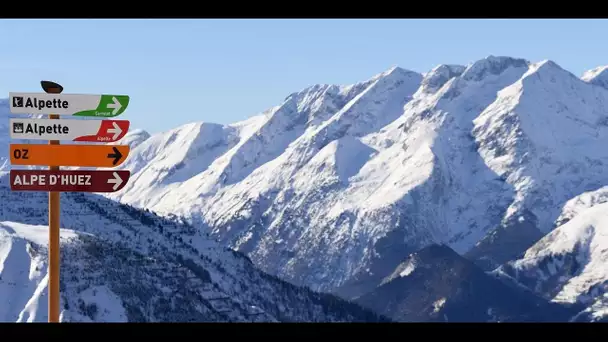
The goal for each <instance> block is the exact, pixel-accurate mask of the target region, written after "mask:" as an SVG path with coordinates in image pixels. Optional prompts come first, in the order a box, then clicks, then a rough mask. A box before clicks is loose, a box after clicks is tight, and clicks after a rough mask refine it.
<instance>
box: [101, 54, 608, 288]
mask: <svg viewBox="0 0 608 342" xmlns="http://www.w3.org/2000/svg"><path fill="white" fill-rule="evenodd" d="M598 70H600V69H598ZM601 70H603V69H601ZM604 77H605V73H604V72H601V71H595V72H593V73H588V74H587V75H586V77H585V78H583V79H582V78H578V77H576V76H574V75H572V74H571V73H570V72H568V71H566V70H564V69H562V68H561V67H560V66H558V65H557V64H556V63H554V62H552V61H542V62H538V63H532V62H530V61H527V60H524V59H518V58H510V57H494V56H490V57H487V58H484V59H481V60H479V61H476V62H474V63H471V64H470V65H467V66H459V65H440V66H438V67H436V68H434V69H433V70H431V71H430V72H428V73H425V74H419V73H416V72H412V71H408V70H405V69H401V68H398V67H395V68H391V69H390V70H388V71H386V72H383V73H381V74H378V75H376V76H374V77H372V78H371V79H369V80H367V81H364V82H360V83H357V84H353V85H349V86H337V85H315V86H311V87H309V88H306V89H304V90H302V91H300V92H297V93H293V94H291V95H289V96H288V97H287V98H286V99H285V101H284V102H283V103H281V104H279V105H278V106H276V107H273V108H271V109H269V110H268V111H266V112H264V113H262V114H260V115H257V116H254V117H251V118H250V119H247V120H245V121H242V122H238V123H235V124H231V125H218V124H212V123H206V122H196V123H191V124H188V125H184V126H181V127H178V128H175V129H172V130H170V131H167V132H164V133H160V134H156V135H153V136H151V137H150V138H148V139H145V140H144V141H143V142H141V143H140V144H139V145H138V146H137V147H136V148H135V149H134V150H133V151H132V152H131V155H130V157H129V159H128V160H127V162H126V164H125V166H124V167H125V168H128V169H130V170H132V171H133V172H134V175H133V176H132V178H131V180H130V181H129V184H127V186H126V187H125V189H124V190H123V191H121V192H119V193H116V194H110V195H109V197H110V198H113V199H116V200H119V201H122V202H124V203H129V204H132V205H134V206H136V207H141V208H149V209H150V210H154V211H155V212H157V213H159V214H161V215H166V214H170V213H171V214H176V215H180V216H183V217H185V218H186V219H187V220H188V221H189V222H191V223H192V224H193V225H195V226H197V227H200V228H201V229H206V230H208V231H209V232H210V233H211V234H212V235H213V236H214V237H216V238H218V239H219V240H220V241H221V242H225V243H227V244H228V245H230V246H233V247H234V248H236V249H238V250H240V251H242V252H244V253H247V255H248V256H249V257H250V258H251V259H252V261H253V262H254V263H255V264H257V265H258V266H260V267H261V268H262V269H264V270H265V271H268V272H270V273H272V274H274V275H277V276H279V277H281V278H283V279H286V280H288V281H291V282H294V283H296V284H302V285H308V286H311V287H312V288H314V289H317V290H324V291H337V292H338V293H340V294H342V295H343V296H346V297H349V298H350V297H355V296H358V295H361V294H362V293H365V292H367V291H370V290H372V289H373V288H374V287H375V286H377V285H378V284H379V283H380V282H381V281H382V279H384V278H385V277H386V276H388V275H389V274H390V273H391V272H392V271H393V270H394V269H395V267H397V265H399V264H400V263H401V262H402V261H403V260H404V259H405V258H407V256H408V255H409V254H410V253H412V252H415V251H417V250H419V249H420V248H423V247H425V246H428V245H430V244H433V243H442V244H446V245H448V246H449V247H450V248H452V249H454V250H455V251H456V252H458V253H460V254H466V255H467V256H469V257H471V258H472V259H474V260H476V262H478V264H480V265H482V266H484V267H485V268H486V269H488V270H489V269H493V268H495V267H496V266H498V265H500V264H502V263H504V262H506V261H508V260H511V259H514V258H516V257H518V256H519V255H521V253H523V252H524V251H525V250H526V249H527V248H529V247H530V246H531V245H532V244H533V243H534V242H536V241H537V240H538V239H539V238H541V237H542V236H543V235H544V234H546V233H547V232H549V231H551V230H552V229H553V228H554V227H555V221H556V220H557V219H558V216H559V215H560V212H561V207H562V206H563V205H564V204H565V203H566V201H568V200H570V199H571V198H573V197H575V196H577V195H579V194H581V193H583V192H585V191H590V190H593V189H597V188H598V187H601V186H603V185H608V173H606V172H605V165H607V164H606V163H608V150H607V149H606V148H605V146H608V126H607V124H608V107H607V105H608V89H606V88H604V87H602V84H603V83H601V80H602V79H603V78H604Z"/></svg>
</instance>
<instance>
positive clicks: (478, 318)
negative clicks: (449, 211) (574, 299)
mask: <svg viewBox="0 0 608 342" xmlns="http://www.w3.org/2000/svg"><path fill="white" fill-rule="evenodd" d="M509 285H511V284H509V283H506V284H505V283H503V282H501V281H500V280H498V279H495V278H494V277H492V276H491V275H488V274H486V273H485V272H483V271H482V270H481V269H480V268H478V267H477V266H476V265H475V264H473V263H472V262H471V261H469V260H466V259H465V258H463V257H461V256H459V255H458V254H456V252H454V251H453V250H451V249H450V248H449V247H447V246H445V245H430V246H428V247H425V248H423V249H421V250H420V251H418V252H416V253H412V255H411V256H410V257H409V258H408V259H406V260H405V261H404V262H403V263H401V264H400V265H399V266H398V267H397V268H396V269H395V270H394V271H393V273H392V274H391V275H390V276H389V277H387V278H386V279H384V280H383V282H382V284H381V285H380V286H378V287H377V288H376V289H374V290H373V291H371V292H369V293H366V294H365V295H363V296H362V297H360V298H357V302H358V303H360V304H362V305H364V306H367V307H370V308H372V309H374V310H375V311H376V312H379V313H382V314H384V315H387V316H389V317H391V318H393V319H395V320H399V321H443V322H547V321H550V322H567V321H569V320H570V319H571V318H572V317H573V316H575V315H576V314H577V313H578V312H579V311H580V309H581V308H580V307H579V306H580V305H578V304H575V305H572V304H569V305H564V304H561V303H559V304H558V303H550V302H548V301H546V300H544V299H543V298H542V297H539V296H537V295H535V294H534V293H533V292H531V291H530V290H528V289H526V288H525V287H522V286H509Z"/></svg>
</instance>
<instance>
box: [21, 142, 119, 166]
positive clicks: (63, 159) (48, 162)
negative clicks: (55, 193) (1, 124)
mask: <svg viewBox="0 0 608 342" xmlns="http://www.w3.org/2000/svg"><path fill="white" fill-rule="evenodd" d="M10 153H11V154H10V156H11V164H13V165H45V166H81V167H115V166H118V165H120V164H122V163H123V162H124V161H125V159H127V156H128V155H129V145H113V146H112V145H42V144H40V145H39V144H11V147H10Z"/></svg>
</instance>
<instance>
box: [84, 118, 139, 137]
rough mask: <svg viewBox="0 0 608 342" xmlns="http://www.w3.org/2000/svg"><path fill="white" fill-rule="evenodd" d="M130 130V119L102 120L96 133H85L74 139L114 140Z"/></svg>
mask: <svg viewBox="0 0 608 342" xmlns="http://www.w3.org/2000/svg"><path fill="white" fill-rule="evenodd" d="M128 131H129V120H102V121H101V125H100V126H99V130H98V131H97V133H96V134H95V135H85V136H81V137H78V138H76V139H74V141H94V142H112V141H118V140H120V139H122V137H124V136H125V134H127V132H128Z"/></svg>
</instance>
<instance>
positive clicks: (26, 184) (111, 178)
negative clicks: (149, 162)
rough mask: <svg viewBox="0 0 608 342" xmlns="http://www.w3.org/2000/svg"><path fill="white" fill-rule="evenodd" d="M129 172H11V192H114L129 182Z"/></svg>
mask: <svg viewBox="0 0 608 342" xmlns="http://www.w3.org/2000/svg"><path fill="white" fill-rule="evenodd" d="M130 176H131V172H130V171H127V170H118V171H113V170H110V171H105V170H104V171H51V170H11V174H10V181H11V190H13V191H69V192H74V191H80V192H115V191H118V190H120V189H122V188H123V187H124V186H125V184H127V182H128V181H129V177H130Z"/></svg>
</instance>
